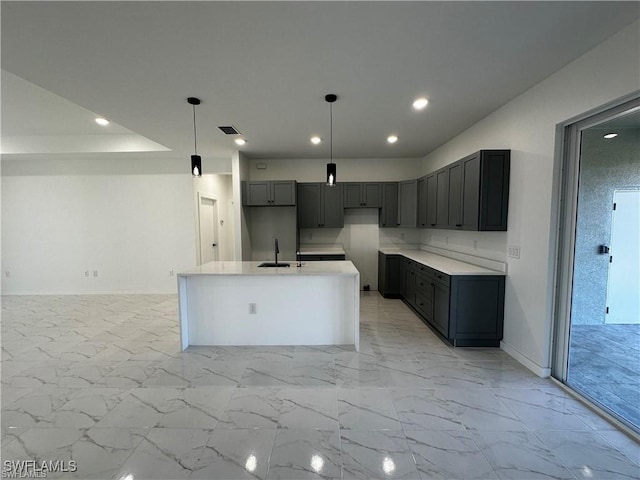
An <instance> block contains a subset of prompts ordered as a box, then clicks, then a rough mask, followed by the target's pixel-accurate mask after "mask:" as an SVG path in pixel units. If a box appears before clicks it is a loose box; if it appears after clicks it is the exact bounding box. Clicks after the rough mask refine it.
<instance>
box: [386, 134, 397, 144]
mask: <svg viewBox="0 0 640 480" xmlns="http://www.w3.org/2000/svg"><path fill="white" fill-rule="evenodd" d="M397 141H398V137H397V136H395V135H389V136H388V137H387V142H389V143H396V142H397Z"/></svg>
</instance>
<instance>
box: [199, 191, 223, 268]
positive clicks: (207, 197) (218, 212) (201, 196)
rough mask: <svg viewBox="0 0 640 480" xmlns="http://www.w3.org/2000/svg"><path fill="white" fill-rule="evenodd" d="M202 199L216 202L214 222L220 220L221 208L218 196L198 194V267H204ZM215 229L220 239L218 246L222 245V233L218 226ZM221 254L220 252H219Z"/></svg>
mask: <svg viewBox="0 0 640 480" xmlns="http://www.w3.org/2000/svg"><path fill="white" fill-rule="evenodd" d="M202 199H206V200H212V201H213V202H214V207H213V208H214V210H215V214H214V215H215V219H214V220H218V219H219V214H220V211H219V208H218V204H219V199H218V197H217V196H216V195H213V194H211V193H204V192H200V191H199V192H198V218H197V222H196V223H197V225H198V232H197V235H196V262H197V264H198V265H202V245H201V242H200V237H201V233H202V224H201V218H202V211H201V208H200V205H201V202H202ZM214 229H215V232H216V236H217V237H218V239H217V240H218V245H219V244H220V231H219V230H218V225H214ZM218 252H219V250H218Z"/></svg>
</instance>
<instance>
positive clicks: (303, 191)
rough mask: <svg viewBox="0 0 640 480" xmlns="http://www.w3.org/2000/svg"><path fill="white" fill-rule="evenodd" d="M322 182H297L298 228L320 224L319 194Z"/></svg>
mask: <svg viewBox="0 0 640 480" xmlns="http://www.w3.org/2000/svg"><path fill="white" fill-rule="evenodd" d="M321 187H322V184H320V183H299V184H298V188H297V191H298V228H317V227H319V226H320V194H321V190H320V189H321Z"/></svg>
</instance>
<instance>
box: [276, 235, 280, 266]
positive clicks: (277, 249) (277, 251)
mask: <svg viewBox="0 0 640 480" xmlns="http://www.w3.org/2000/svg"><path fill="white" fill-rule="evenodd" d="M275 244H276V245H275V247H276V248H275V251H276V265H278V254H279V253H280V249H279V248H278V239H277V238H276V242H275Z"/></svg>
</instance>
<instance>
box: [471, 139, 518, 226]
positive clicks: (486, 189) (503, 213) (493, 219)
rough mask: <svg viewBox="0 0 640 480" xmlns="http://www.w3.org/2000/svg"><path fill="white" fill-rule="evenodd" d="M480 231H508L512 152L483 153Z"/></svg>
mask: <svg viewBox="0 0 640 480" xmlns="http://www.w3.org/2000/svg"><path fill="white" fill-rule="evenodd" d="M481 155H482V159H481V174H480V175H481V179H480V207H479V211H480V214H479V216H480V224H479V226H478V229H479V230H483V231H489V230H491V231H506V230H507V213H508V207H509V169H510V163H511V152H510V150H483V151H482V152H481Z"/></svg>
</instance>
